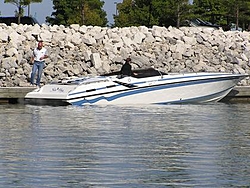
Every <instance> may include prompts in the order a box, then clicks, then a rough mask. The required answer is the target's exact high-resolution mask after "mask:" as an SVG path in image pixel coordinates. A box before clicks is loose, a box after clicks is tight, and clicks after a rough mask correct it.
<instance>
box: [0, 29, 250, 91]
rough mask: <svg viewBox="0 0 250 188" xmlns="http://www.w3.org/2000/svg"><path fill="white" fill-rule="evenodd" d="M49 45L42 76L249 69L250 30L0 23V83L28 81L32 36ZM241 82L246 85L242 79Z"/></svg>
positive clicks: (9, 84) (245, 71)
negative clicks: (128, 62) (127, 65)
mask: <svg viewBox="0 0 250 188" xmlns="http://www.w3.org/2000/svg"><path fill="white" fill-rule="evenodd" d="M34 36H38V38H39V39H40V40H43V41H44V46H45V47H46V48H47V49H48V51H49V58H48V59H46V67H45V68H44V73H43V76H42V82H43V83H48V82H50V81H52V80H58V79H62V78H65V77H75V76H84V75H87V74H92V75H99V74H104V73H109V72H112V71H117V70H120V68H121V66H122V64H123V63H124V59H125V58H127V57H129V56H130V57H131V59H132V62H133V63H132V67H133V69H140V68H147V67H152V66H153V67H154V68H157V69H158V70H161V71H164V72H201V71H203V72H204V71H209V72H232V73H241V74H250V70H249V69H250V43H249V40H250V33H249V32H245V31H244V32H238V31H227V32H224V31H223V30H214V29H211V28H201V27H183V28H180V29H177V28H174V27H169V28H165V27H158V26H154V27H152V28H147V27H144V26H140V27H126V28H108V27H105V28H104V27H96V26H94V27H93V26H79V25H71V26H70V27H64V26H57V25H55V26H47V25H45V24H44V25H42V26H39V25H35V26H28V25H16V24H12V25H11V26H6V25H5V24H0V87H13V86H20V87H22V86H28V85H29V76H30V72H31V68H32V63H31V62H30V57H31V55H32V51H33V49H34V48H35V47H36V39H35V37H34ZM240 85H250V81H249V80H246V79H245V80H243V81H242V82H241V83H240Z"/></svg>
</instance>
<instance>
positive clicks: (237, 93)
mask: <svg viewBox="0 0 250 188" xmlns="http://www.w3.org/2000/svg"><path fill="white" fill-rule="evenodd" d="M34 89H35V87H0V103H13V104H15V103H19V102H22V101H24V97H25V95H26V94H27V93H28V92H30V91H32V90H34ZM221 101H222V102H250V86H237V87H235V88H234V89H233V90H232V91H231V92H230V93H229V94H228V95H227V96H226V97H224V98H223V99H222V100H221Z"/></svg>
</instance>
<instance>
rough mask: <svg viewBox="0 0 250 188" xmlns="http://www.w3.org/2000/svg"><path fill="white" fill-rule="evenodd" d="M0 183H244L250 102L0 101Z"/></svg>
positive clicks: (249, 156)
mask: <svg viewBox="0 0 250 188" xmlns="http://www.w3.org/2000/svg"><path fill="white" fill-rule="evenodd" d="M0 123H1V125H0V187H31V188H38V187H143V188H144V187H249V186H250V104H223V103H215V104H209V105H181V106H179V105H166V106H137V107H131V106H99V107H97V106H89V107H73V106H66V107H51V106H31V105H0Z"/></svg>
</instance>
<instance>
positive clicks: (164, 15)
mask: <svg viewBox="0 0 250 188" xmlns="http://www.w3.org/2000/svg"><path fill="white" fill-rule="evenodd" d="M190 8H191V5H190V4H189V1H188V0H124V1H123V3H119V4H118V5H117V9H118V12H119V14H118V15H114V20H115V26H119V27H122V26H131V25H134V26H138V25H146V26H148V27H151V26H153V25H160V26H169V25H173V26H177V27H179V25H180V22H181V20H183V19H185V18H187V16H188V15H189V14H190V11H189V10H190Z"/></svg>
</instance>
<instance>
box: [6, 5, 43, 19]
mask: <svg viewBox="0 0 250 188" xmlns="http://www.w3.org/2000/svg"><path fill="white" fill-rule="evenodd" d="M40 2H42V0H4V3H10V4H13V5H15V6H16V7H17V10H16V16H17V17H18V24H20V20H21V17H22V16H23V13H24V8H25V7H27V6H29V5H30V4H31V3H40Z"/></svg>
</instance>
